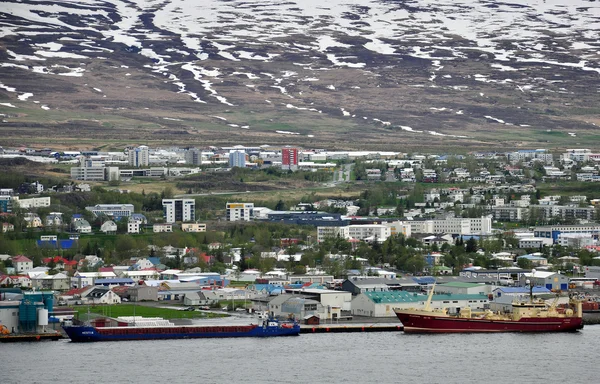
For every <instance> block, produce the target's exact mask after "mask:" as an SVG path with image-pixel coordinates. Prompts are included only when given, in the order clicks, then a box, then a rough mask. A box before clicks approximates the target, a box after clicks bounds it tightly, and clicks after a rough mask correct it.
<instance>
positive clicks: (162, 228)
mask: <svg viewBox="0 0 600 384" xmlns="http://www.w3.org/2000/svg"><path fill="white" fill-rule="evenodd" d="M152 231H153V232H154V233H163V232H173V224H168V223H155V224H154V225H153V226H152Z"/></svg>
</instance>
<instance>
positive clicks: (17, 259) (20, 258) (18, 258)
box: [12, 255, 32, 263]
mask: <svg viewBox="0 0 600 384" xmlns="http://www.w3.org/2000/svg"><path fill="white" fill-rule="evenodd" d="M12 261H13V263H31V262H32V261H31V260H29V259H28V258H27V257H25V256H23V255H17V256H15V257H13V258H12Z"/></svg>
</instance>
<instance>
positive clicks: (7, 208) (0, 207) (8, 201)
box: [0, 195, 13, 213]
mask: <svg viewBox="0 0 600 384" xmlns="http://www.w3.org/2000/svg"><path fill="white" fill-rule="evenodd" d="M12 209H13V199H12V196H10V195H2V196H0V213H10V212H12Z"/></svg>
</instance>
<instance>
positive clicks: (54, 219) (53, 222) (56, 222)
mask: <svg viewBox="0 0 600 384" xmlns="http://www.w3.org/2000/svg"><path fill="white" fill-rule="evenodd" d="M62 224H63V219H62V213H61V212H50V213H49V214H48V216H46V227H51V228H52V227H55V228H56V227H60V226H61V225H62Z"/></svg>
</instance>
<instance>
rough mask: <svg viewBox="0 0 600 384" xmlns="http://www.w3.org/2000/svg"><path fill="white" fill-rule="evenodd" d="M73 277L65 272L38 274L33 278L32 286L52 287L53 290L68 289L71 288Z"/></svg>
mask: <svg viewBox="0 0 600 384" xmlns="http://www.w3.org/2000/svg"><path fill="white" fill-rule="evenodd" d="M70 281H71V279H70V278H69V276H67V275H65V274H64V273H57V274H56V275H37V276H35V277H32V278H31V286H32V287H33V288H38V289H51V290H53V291H66V290H68V289H69V283H70Z"/></svg>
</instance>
